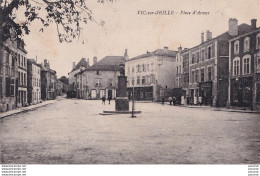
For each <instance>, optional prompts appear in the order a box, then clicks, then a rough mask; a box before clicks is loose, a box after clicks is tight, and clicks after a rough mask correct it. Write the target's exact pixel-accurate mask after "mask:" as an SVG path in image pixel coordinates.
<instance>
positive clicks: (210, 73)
mask: <svg viewBox="0 0 260 176" xmlns="http://www.w3.org/2000/svg"><path fill="white" fill-rule="evenodd" d="M211 80H212V67H208V81H211Z"/></svg>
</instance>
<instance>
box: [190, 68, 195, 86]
mask: <svg viewBox="0 0 260 176" xmlns="http://www.w3.org/2000/svg"><path fill="white" fill-rule="evenodd" d="M194 81H195V71H194V70H192V71H191V82H192V83H194Z"/></svg>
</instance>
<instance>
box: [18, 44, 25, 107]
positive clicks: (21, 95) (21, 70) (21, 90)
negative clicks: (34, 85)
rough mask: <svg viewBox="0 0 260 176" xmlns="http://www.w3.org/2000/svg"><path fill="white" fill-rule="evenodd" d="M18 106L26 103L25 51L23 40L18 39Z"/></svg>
mask: <svg viewBox="0 0 260 176" xmlns="http://www.w3.org/2000/svg"><path fill="white" fill-rule="evenodd" d="M17 48H18V50H17V51H18V53H17V54H18V56H17V57H18V61H17V62H18V75H19V84H18V107H21V106H26V105H27V58H26V54H27V51H26V50H25V49H24V42H23V40H18V42H17Z"/></svg>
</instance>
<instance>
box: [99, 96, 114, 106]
mask: <svg viewBox="0 0 260 176" xmlns="http://www.w3.org/2000/svg"><path fill="white" fill-rule="evenodd" d="M111 99H112V98H111V97H110V96H109V97H108V98H107V100H108V104H110V101H111ZM101 100H102V104H103V105H105V104H106V97H105V96H103V97H102V99H101Z"/></svg>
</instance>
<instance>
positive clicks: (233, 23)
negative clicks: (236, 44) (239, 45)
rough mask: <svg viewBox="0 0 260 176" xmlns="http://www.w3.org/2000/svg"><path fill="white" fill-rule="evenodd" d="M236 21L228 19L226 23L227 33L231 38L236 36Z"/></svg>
mask: <svg viewBox="0 0 260 176" xmlns="http://www.w3.org/2000/svg"><path fill="white" fill-rule="evenodd" d="M237 24H238V21H237V19H236V18H229V21H228V25H229V26H228V33H229V35H231V36H237V35H238V25H237Z"/></svg>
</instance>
